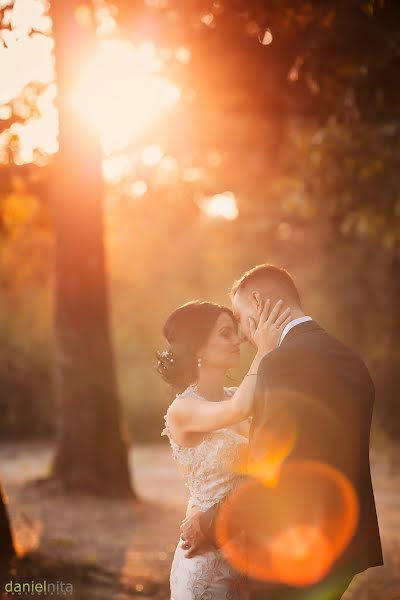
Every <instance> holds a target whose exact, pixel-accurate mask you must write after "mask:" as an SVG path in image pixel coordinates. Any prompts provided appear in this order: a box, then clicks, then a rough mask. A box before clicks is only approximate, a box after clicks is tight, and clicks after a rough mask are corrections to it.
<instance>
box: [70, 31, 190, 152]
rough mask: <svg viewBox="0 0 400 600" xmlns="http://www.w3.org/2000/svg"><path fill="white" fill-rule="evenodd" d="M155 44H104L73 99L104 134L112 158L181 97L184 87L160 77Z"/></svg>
mask: <svg viewBox="0 0 400 600" xmlns="http://www.w3.org/2000/svg"><path fill="white" fill-rule="evenodd" d="M162 66H163V64H162V62H161V61H160V60H159V59H158V58H157V54H156V50H155V47H154V45H153V44H152V43H145V44H142V45H141V46H139V47H138V48H135V46H133V44H131V43H130V42H128V41H122V40H103V41H101V42H99V46H98V50H97V53H96V55H95V56H94V57H93V58H92V59H91V60H90V61H89V62H88V63H87V64H86V66H85V67H84V68H83V70H82V72H81V74H80V77H79V81H78V83H77V86H76V89H75V90H74V91H73V94H72V101H73V104H74V106H75V107H76V110H78V111H79V112H80V114H81V115H82V116H83V117H84V118H85V119H87V121H89V122H90V123H91V124H92V125H93V126H94V127H95V128H96V130H97V131H98V132H99V135H100V139H101V143H102V146H103V149H104V151H105V153H106V154H108V153H111V152H112V151H115V150H118V149H121V148H124V147H126V146H127V145H128V143H129V142H130V141H131V140H132V139H134V138H135V136H136V135H137V134H139V133H140V132H142V131H143V130H144V129H145V128H146V127H147V126H148V125H150V124H151V123H152V121H154V119H156V118H157V117H158V116H159V115H160V114H161V113H162V112H163V111H164V110H166V109H168V108H170V107H171V106H172V105H173V104H174V103H175V102H176V101H177V100H178V98H179V96H180V90H179V88H178V87H177V86H176V85H174V84H173V83H171V81H169V80H168V79H166V78H165V77H162V76H161V75H160V71H161V69H162Z"/></svg>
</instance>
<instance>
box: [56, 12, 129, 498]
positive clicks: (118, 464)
mask: <svg viewBox="0 0 400 600" xmlns="http://www.w3.org/2000/svg"><path fill="white" fill-rule="evenodd" d="M76 7H77V3H75V2H65V1H64V0H53V1H52V3H51V16H52V19H53V30H54V39H55V56H56V72H57V85H58V108H59V152H58V154H57V155H56V157H55V161H54V164H53V167H52V175H51V200H52V207H53V214H54V226H55V330H56V365H55V367H56V387H57V400H58V403H59V404H58V410H59V416H60V418H59V440H58V446H57V451H56V456H55V460H54V464H53V476H54V477H55V478H58V479H60V480H61V481H62V482H63V483H64V484H65V486H66V487H68V488H70V489H84V490H89V491H93V492H96V493H101V494H105V495H123V494H129V493H131V488H130V477H129V469H128V461H127V450H126V446H125V443H124V441H123V439H122V435H121V429H120V423H119V398H118V393H117V382H116V373H115V365H114V357H113V351H112V345H111V334H110V319H109V303H108V291H107V281H106V267H105V255H104V246H103V215H102V190H103V186H102V174H101V151H100V147H99V141H98V139H97V136H96V135H95V133H94V132H93V131H92V130H91V129H90V128H89V127H88V126H87V125H85V123H84V122H82V121H81V120H80V119H79V118H78V116H77V114H76V113H75V112H74V110H73V108H72V107H71V105H70V103H69V93H70V91H71V82H72V81H73V77H74V75H75V74H76V65H77V64H79V61H80V60H81V57H82V55H83V56H85V54H86V53H87V52H88V51H89V50H90V48H91V47H92V44H93V37H94V36H92V34H91V33H90V31H89V30H86V29H85V28H84V27H82V26H80V25H79V24H78V22H77V21H76V19H75V15H74V8H76Z"/></svg>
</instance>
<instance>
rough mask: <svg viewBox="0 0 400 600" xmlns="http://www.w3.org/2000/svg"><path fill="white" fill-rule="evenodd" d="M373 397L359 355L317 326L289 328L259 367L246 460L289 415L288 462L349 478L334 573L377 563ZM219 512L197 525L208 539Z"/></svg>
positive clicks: (262, 451) (380, 560) (311, 323)
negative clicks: (347, 529)
mask: <svg viewBox="0 0 400 600" xmlns="http://www.w3.org/2000/svg"><path fill="white" fill-rule="evenodd" d="M374 397H375V389H374V385H373V383H372V380H371V377H370V375H369V373H368V370H367V368H366V366H365V365H364V363H363V361H362V360H361V358H360V357H359V356H358V355H357V354H356V353H354V352H353V351H352V350H350V349H349V348H347V347H346V346H345V345H344V344H342V343H341V342H340V341H338V340H337V339H335V338H334V337H333V336H331V335H330V334H328V333H327V332H326V331H324V330H323V329H322V328H321V327H320V326H319V325H318V324H317V323H316V322H315V321H308V322H305V323H301V324H299V325H296V326H295V327H293V328H292V329H291V330H290V331H289V332H288V334H287V335H286V336H285V338H284V339H283V341H282V343H281V345H280V346H279V347H278V348H276V349H275V350H274V351H272V352H270V353H269V354H267V355H266V356H265V357H264V359H263V360H262V362H261V364H260V367H259V370H258V376H257V383H256V393H255V403H254V416H253V422H252V427H251V431H250V459H251V458H256V459H257V458H260V457H261V456H262V455H263V454H264V455H265V453H266V452H267V450H268V449H267V448H265V445H266V439H267V438H268V437H269V438H270V436H271V432H272V433H274V430H275V433H276V436H279V435H280V428H281V425H282V416H284V417H285V418H286V417H287V416H290V419H291V421H292V422H293V423H295V425H296V432H297V435H296V441H295V444H294V447H293V449H292V451H291V452H290V454H289V456H288V457H287V458H286V461H291V460H299V459H300V460H312V461H319V462H322V463H325V464H327V465H330V466H332V467H334V468H335V469H337V470H339V471H340V472H341V473H343V474H344V475H345V476H346V477H347V478H348V479H349V480H350V482H351V483H352V484H353V487H354V489H355V491H356V494H357V497H358V501H359V510H360V513H359V520H358V525H357V528H356V531H355V533H354V535H353V538H352V540H351V541H350V543H349V545H348V546H347V548H346V549H345V550H344V552H343V553H342V555H341V556H339V558H338V559H337V561H336V563H335V565H334V570H335V569H336V568H337V569H341V568H342V567H345V568H346V571H347V572H350V573H352V574H355V573H358V572H361V571H363V570H365V569H367V568H369V567H373V566H378V565H382V564H383V557H382V548H381V542H380V536H379V528H378V521H377V515H376V508H375V500H374V494H373V489H372V483H371V474H370V463H369V436H370V427H371V418H372V411H373V404H374ZM266 431H268V436H265V433H266ZM218 510H219V506H218V505H216V506H214V507H212V508H211V509H209V511H207V512H206V513H204V515H203V516H202V518H201V521H200V526H201V528H202V530H203V532H204V533H205V534H206V535H207V536H208V537H209V538H210V539H211V540H213V539H214V522H215V519H216V516H217V514H218Z"/></svg>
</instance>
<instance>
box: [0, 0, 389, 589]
mask: <svg viewBox="0 0 400 600" xmlns="http://www.w3.org/2000/svg"><path fill="white" fill-rule="evenodd" d="M0 22H1V28H0V286H1V294H0V435H1V440H2V442H1V447H0V456H1V462H0V478H3V484H4V487H5V491H3V495H4V500H5V502H6V500H7V497H6V492H8V493H9V494H10V498H11V501H10V503H9V512H10V513H11V514H12V515H13V516H14V519H13V518H12V519H11V521H13V522H14V524H13V525H12V528H14V538H16V539H17V542H18V541H19V545H20V546H21V547H20V548H19V550H18V551H19V553H20V554H21V552H23V551H26V550H27V549H28V550H29V549H31V548H37V547H38V546H40V541H38V540H40V537H41V534H39V533H38V531H42V530H41V529H40V527H39V529H38V526H37V523H40V522H41V520H42V519H44V517H43V516H41V517H37V523H36V521H35V520H33V521H34V522H33V524H32V522H31V525H29V524H27V523H25V524H24V523H23V522H22V521H23V519H22V521H21V512H20V511H19V508H18V507H17V505H18V506H19V505H20V503H22V505H23V507H22V509H21V510H22V513H23V514H25V516H27V518H28V521H29V519H31V521H32V516H31V517H29V506H31V504H32V503H33V502H34V499H33V498H32V497H30V498H27V497H26V496H24V495H23V494H24V493H26V492H24V493H23V492H22V491H21V490H22V489H25V490H26V488H21V487H19V486H22V484H23V479H24V477H25V476H24V475H23V473H22V471H20V470H19V471H18V469H21V468H22V465H23V464H25V465H26V464H27V463H26V460H27V457H28V458H29V460H31V462H29V460H28V463H29V464H28V466H27V467H26V477H25V478H27V479H29V478H30V477H33V478H34V479H35V480H36V481H40V482H41V483H42V485H41V486H39V487H35V492H34V494H37V493H38V494H43V493H46V494H47V497H49V496H48V494H50V496H51V494H54V493H57V494H59V493H61V492H60V490H67V491H68V493H70V492H73V493H75V492H77V493H90V494H95V495H96V496H100V497H106V498H109V497H110V496H112V497H115V498H120V497H123V496H127V497H128V498H129V497H130V498H131V499H132V500H134V501H135V499H136V498H137V496H143V495H144V496H146V493H147V495H148V497H152V498H153V499H154V498H156V497H157V496H160V494H161V496H162V493H161V491H160V490H155V489H153V488H154V482H153V483H151V482H147V483H145V484H144V487H142V488H140V486H141V485H142V484H141V483H140V482H141V481H143V479H144V478H145V473H149V472H152V471H151V469H152V468H153V467H152V465H153V466H154V463H155V462H157V461H161V462H160V463H159V465H163V469H164V472H166V471H168V469H170V468H171V469H172V465H170V463H169V462H168V460H169V459H168V458H167V455H166V453H167V452H168V451H169V450H168V448H167V446H166V445H165V439H164V438H163V441H162V444H161V440H160V432H161V429H162V427H163V415H164V414H165V411H166V407H167V405H168V402H169V394H168V390H167V389H166V388H165V385H164V383H163V382H162V381H161V379H160V378H159V376H158V375H157V373H156V361H155V352H156V350H159V349H163V348H164V347H165V346H164V340H163V338H162V325H163V323H164V321H165V319H166V317H167V316H168V314H169V312H170V311H171V310H172V309H173V308H175V307H176V306H177V305H180V304H183V303H184V302H186V301H188V300H192V299H210V300H214V301H218V302H222V303H229V298H228V292H229V288H230V285H231V284H232V282H233V280H234V279H235V278H236V277H238V276H240V275H241V274H242V272H243V271H244V270H246V269H248V268H250V267H251V266H254V265H256V264H259V263H262V262H273V263H277V264H278V265H281V266H283V267H285V268H287V269H288V270H289V271H290V272H291V273H292V274H293V277H294V279H295V282H296V284H297V285H298V287H299V289H300V292H301V295H302V298H303V303H304V308H305V312H306V313H307V314H311V315H312V316H313V317H314V318H315V319H316V320H317V321H319V323H320V324H321V325H322V326H323V327H324V328H326V329H328V330H329V331H330V332H332V333H333V334H335V335H336V336H338V337H339V338H341V339H342V340H343V341H345V342H346V343H347V344H348V345H350V346H351V347H353V348H355V349H356V350H358V351H359V352H360V353H361V354H362V356H363V358H364V359H365V361H366V363H367V365H368V367H369V369H370V371H371V374H372V376H373V379H374V382H375V385H376V389H377V398H376V405H375V415H374V424H373V435H372V446H373V449H374V452H376V455H374V456H376V464H377V465H378V466H380V467H379V468H380V470H379V469H378V467H377V471H376V472H377V473H378V471H379V473H380V475H381V476H382V477H386V479H384V481H383V482H382V486H388V488H390V485H389V483H388V482H389V480H390V479H391V478H392V479H393V477H394V474H396V476H397V475H398V469H397V468H396V467H397V466H398V456H399V454H398V450H397V448H398V446H397V444H398V441H399V438H400V411H399V408H398V399H399V391H400V380H399V377H398V372H399V369H400V344H399V338H400V312H399V308H398V306H399V297H400V295H399V289H400V195H399V190H400V169H399V157H400V88H399V86H398V72H399V67H400V6H399V5H398V3H396V2H394V1H392V2H391V1H390V0H370V1H367V0H352V1H351V2H347V3H343V2H339V1H334V0H325V1H324V2H309V1H306V0H281V1H279V2H277V1H276V0H268V2H267V1H257V0H255V1H249V2H241V1H240V0H237V1H228V0H214V1H209V0H203V1H198V0H184V1H183V0H135V1H134V0H113V1H110V2H108V1H107V0H94V1H93V2H75V1H74V0H71V1H70V2H68V3H66V2H62V1H61V0H52V1H51V2H47V1H46V0H14V1H13V0H0ZM249 356H250V354H249V353H248V351H246V350H244V352H243V366H242V370H241V371H238V372H235V373H232V380H233V381H232V383H231V385H234V384H235V383H237V382H238V381H240V377H241V375H242V373H243V370H244V369H246V366H247V364H248V362H247V359H248V357H249ZM24 444H25V445H24ZM135 445H137V446H138V452H137V453H135ZM126 447H128V448H129V451H128V452H127V450H126ZM157 448H159V449H158V450H157ZM1 453H2V454H1ZM35 453H36V456H37V462H36V463H33V462H32V461H33V457H34V456H35ZM134 457H135V458H134ZM160 457H161V458H160ZM17 458H18V460H17ZM10 460H11V463H10ZM13 460H14V462H12V461H13ZM24 461H25V462H24ZM163 461H166V462H165V463H164V462H163ZM32 465H33V466H32ZM135 465H136V466H135ZM385 469H386V470H385ZM168 472H169V471H168ZM142 474H143V477H142ZM155 476H156V475H155ZM171 477H172V475H171ZM377 477H378V475H377ZM135 479H136V483H135ZM168 481H170V480H168ZM171 481H172V480H171ZM393 481H394V480H393ZM7 482H8V485H7ZM55 482H56V483H57V485H58V484H60V485H61V486H62V487H60V488H58V487H57V488H54V487H51V486H54V485H55ZM146 485H147V487H146ZM171 485H172V486H174V485H175V484H172V483H171ZM49 486H50V487H49ZM385 489H386V488H385ZM38 490H40V491H38ZM43 490H45V492H43ZM54 490H58V491H57V492H55V491H54ZM138 490H139V491H138ZM143 490H144V491H143ZM146 490H147V492H146ZM32 493H33V492H32ZM388 493H389V492H388ZM390 493H391V494H392V495H391V496H390V498H391V500H390V501H389V504H388V506H390V507H391V508H390V510H391V511H392V512H393V514H394V515H395V516H394V517H393V514H392V512H391V513H390V515H391V516H390V519H391V520H390V526H389V525H388V529H392V527H393V523H394V522H396V524H398V521H393V519H394V518H396V519H397V518H398V513H399V512H400V511H399V507H398V505H397V504H396V505H395V509H393V506H394V505H393V502H394V500H393V497H394V491H393V490H392V491H391V492H390ZM13 494H14V495H13ZM168 494H169V492H166V495H167V496H168ZM179 494H180V492H179ZM179 494H178V496H179ZM382 494H383V492H382ZM170 495H171V501H172V500H173V498H172V496H173V494H172V493H171V494H170ZM378 495H379V492H378ZM35 497H36V496H35ZM182 497H184V496H182ZM13 498H14V499H15V506H16V508H13V506H12V505H13V501H12V500H13ZM24 498H25V501H24V500H23V499H24ZM38 498H39V497H36V499H38ZM40 498H42V497H41V496H40ZM179 498H181V496H179ZM42 499H43V498H42ZM179 501H180V500H179ZM24 502H25V504H24ZM71 502H72V501H70V500H69V501H68V504H70V503H71ZM88 502H89V500H88ZM178 504H179V502H178ZM89 506H90V503H89ZM88 510H89V509H88ZM89 512H90V510H89ZM178 512H179V511H178ZM175 520H176V519H175ZM172 521H173V523H174V527H175V521H174V519H172ZM4 522H5V521H4ZM385 523H386V521H385ZM53 526H54V524H53ZM24 528H25V529H24ZM26 529H28V530H29V531H31V534H30V535H31V537H32V535H33V534H32V531H33V532H34V535H33V538H34V539H35V540H36V541H34V542H29V544H28V543H27V542H26V537H25V538H24V536H23V534H22V531H23V530H26ZM144 531H145V530H144ZM148 531H149V530H148ZM18 532H19V533H18ZM147 535H149V534H147ZM35 536H36V537H35ZM167 537H168V536H167ZM61 539H64V538H63V537H62V536H61ZM174 541H175V540H174V539H173V538H172V542H174ZM170 543H171V542H169V544H170ZM393 543H395V544H397V546H396V547H397V548H398V545H399V540H398V539H397V538H396V540H395V542H393ZM24 545H25V546H24ZM66 545H67V546H68V543H67V544H66ZM167 545H168V544H167ZM14 546H15V539H14ZM17 546H18V543H17ZM61 546H63V543H62V542H61ZM64 546H65V544H64ZM96 560H97V559H96V558H95V559H94V560H93V557H92V561H90V560H89V563H90V564H91V565H92V566H93V562H96ZM162 560H164V562H165V561H166V562H167V563H168V557H167V555H166V557H165V558H164V559H162ZM398 560H399V554H397V558H396V561H397V562H396V564H397V565H398ZM165 572H167V571H165ZM149 577H150V579H151V576H149ZM164 580H165V577H164ZM164 580H163V581H164ZM164 583H165V582H164ZM135 585H136V584H135ZM140 585H142V584H140ZM396 585H397V584H396ZM370 589H372V588H370ZM393 589H394V588H393ZM157 590H158V588H157ZM398 590H399V588H397V591H398ZM126 593H128V592H126ZM143 593H144V592H143V587H142V589H139V590H136V595H140V594H142V595H143ZM157 593H159V592H158V591H155V592H154V594H157ZM160 593H161V594H162V593H164V592H160ZM362 593H364V592H360V593H359V594H360V595H354V596H352V597H354V598H363V597H364V596H362V595H361V594H362ZM365 593H366V592H365ZM154 594H151V593H150V592H148V595H149V596H150V595H154ZM377 594H378V592H377ZM76 597H78V596H76ZM85 597H88V596H87V595H86V596H85ZM108 597H111V594H109V595H108ZM120 597H121V598H122V597H123V596H120ZM159 597H167V596H162V595H161V596H159ZM366 597H367V596H365V598H366ZM371 597H375V596H371V595H370V596H368V598H371ZM378 597H379V598H381V597H383V596H379V595H377V596H376V598H378ZM393 597H394V596H393ZM387 598H389V596H387Z"/></svg>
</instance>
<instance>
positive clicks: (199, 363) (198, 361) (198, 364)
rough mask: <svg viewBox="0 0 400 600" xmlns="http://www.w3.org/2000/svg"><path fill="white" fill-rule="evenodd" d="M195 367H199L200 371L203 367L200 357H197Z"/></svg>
mask: <svg viewBox="0 0 400 600" xmlns="http://www.w3.org/2000/svg"><path fill="white" fill-rule="evenodd" d="M197 366H198V367H199V369H201V367H202V366H203V361H202V359H201V356H199V358H198V359H197Z"/></svg>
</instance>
